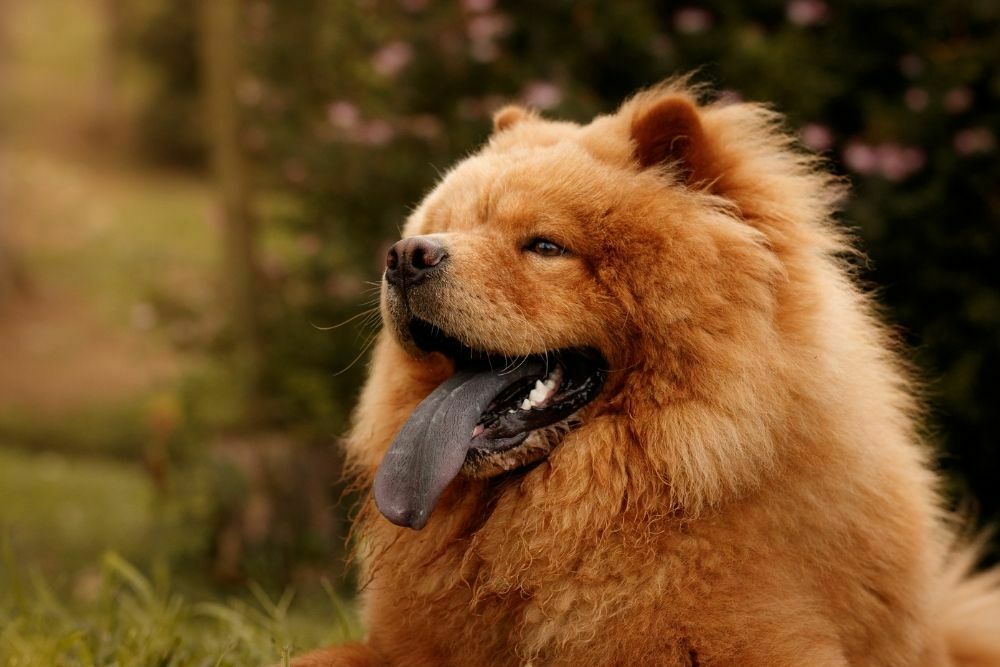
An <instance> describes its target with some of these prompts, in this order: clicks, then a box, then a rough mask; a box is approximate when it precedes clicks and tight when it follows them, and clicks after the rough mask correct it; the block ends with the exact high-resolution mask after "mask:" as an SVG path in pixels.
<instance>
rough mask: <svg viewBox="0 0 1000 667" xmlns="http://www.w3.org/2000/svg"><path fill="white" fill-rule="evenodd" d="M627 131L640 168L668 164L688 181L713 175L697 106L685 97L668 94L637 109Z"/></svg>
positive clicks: (703, 180)
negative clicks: (633, 143)
mask: <svg viewBox="0 0 1000 667" xmlns="http://www.w3.org/2000/svg"><path fill="white" fill-rule="evenodd" d="M631 132H632V140H633V141H634V142H635V157H636V160H638V162H639V166H641V167H642V168H643V169H648V168H650V167H654V166H657V165H661V164H672V165H673V166H674V167H675V168H676V169H677V170H678V171H679V173H680V176H681V178H682V180H684V181H685V182H686V183H689V184H692V185H694V184H704V183H709V182H711V181H713V180H714V179H715V177H716V176H717V174H716V173H715V169H714V168H713V167H714V162H715V160H714V157H713V155H712V147H711V146H710V145H709V142H708V138H707V137H706V135H705V130H704V129H703V128H702V124H701V118H700V117H699V116H698V109H697V107H696V106H695V104H694V102H692V101H691V100H690V99H688V98H687V97H684V96H681V95H671V96H668V97H664V98H663V99H660V100H657V101H656V102H654V103H653V104H651V105H648V106H644V107H643V108H640V109H638V110H637V112H636V114H635V116H634V117H633V118H632V127H631Z"/></svg>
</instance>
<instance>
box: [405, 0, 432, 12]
mask: <svg viewBox="0 0 1000 667" xmlns="http://www.w3.org/2000/svg"><path fill="white" fill-rule="evenodd" d="M429 4H430V0H399V6H400V7H402V8H403V9H405V10H406V11H408V12H414V13H415V12H422V11H424V10H425V9H427V6H428V5H429Z"/></svg>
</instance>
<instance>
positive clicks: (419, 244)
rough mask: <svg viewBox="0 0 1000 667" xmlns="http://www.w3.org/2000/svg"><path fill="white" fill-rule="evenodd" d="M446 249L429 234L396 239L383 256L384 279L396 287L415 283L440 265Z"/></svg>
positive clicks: (445, 257) (446, 255)
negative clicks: (387, 252)
mask: <svg viewBox="0 0 1000 667" xmlns="http://www.w3.org/2000/svg"><path fill="white" fill-rule="evenodd" d="M447 257H448V251H447V250H446V249H445V247H444V245H443V244H442V243H441V242H440V241H438V240H437V239H434V238H431V237H430V236H411V237H410V238H408V239H403V240H402V241H396V243H394V244H393V245H392V247H391V248H389V254H387V255H386V256H385V279H386V280H388V281H389V283H391V284H393V285H396V286H397V287H409V286H412V285H417V284H419V283H421V282H422V281H423V280H424V279H426V278H427V276H429V275H430V274H431V273H433V272H434V271H435V270H437V269H438V267H440V266H441V264H442V262H444V260H445V259H447Z"/></svg>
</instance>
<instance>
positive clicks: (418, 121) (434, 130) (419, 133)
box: [409, 114, 444, 141]
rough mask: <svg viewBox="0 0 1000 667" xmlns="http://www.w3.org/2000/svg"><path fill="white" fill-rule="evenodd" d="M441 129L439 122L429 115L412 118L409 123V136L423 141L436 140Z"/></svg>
mask: <svg viewBox="0 0 1000 667" xmlns="http://www.w3.org/2000/svg"><path fill="white" fill-rule="evenodd" d="M443 129H444V128H442V127H441V121H439V120H438V119H437V118H435V117H434V116H431V115H430V114H420V115H419V116H414V117H413V118H411V119H410V122H409V130H410V134H412V135H413V136H415V137H417V138H419V139H423V140H425V141H430V140H432V139H436V138H438V137H439V136H441V132H442V131H443Z"/></svg>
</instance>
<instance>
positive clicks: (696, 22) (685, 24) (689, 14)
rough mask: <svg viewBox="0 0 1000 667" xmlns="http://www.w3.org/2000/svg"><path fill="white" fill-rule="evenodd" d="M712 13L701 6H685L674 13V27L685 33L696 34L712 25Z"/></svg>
mask: <svg viewBox="0 0 1000 667" xmlns="http://www.w3.org/2000/svg"><path fill="white" fill-rule="evenodd" d="M713 22H714V21H713V19H712V15H711V14H710V13H709V12H708V10H705V9H702V8H701V7H683V8H681V9H679V10H677V13H676V14H674V28H675V29H676V30H677V32H681V33H684V34H685V35H695V34H697V33H700V32H705V31H706V30H708V29H709V28H711V27H712V23H713Z"/></svg>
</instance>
